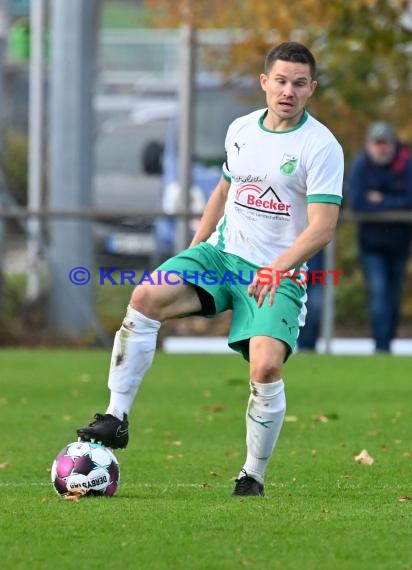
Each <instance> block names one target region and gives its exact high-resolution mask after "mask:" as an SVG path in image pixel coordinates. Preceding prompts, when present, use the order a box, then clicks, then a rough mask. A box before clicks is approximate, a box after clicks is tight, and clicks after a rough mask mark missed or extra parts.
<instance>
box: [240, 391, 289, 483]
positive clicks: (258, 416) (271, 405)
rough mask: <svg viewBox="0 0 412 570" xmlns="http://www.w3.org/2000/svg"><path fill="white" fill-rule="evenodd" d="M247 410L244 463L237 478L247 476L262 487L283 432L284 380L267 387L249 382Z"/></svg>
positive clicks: (284, 409) (284, 407)
mask: <svg viewBox="0 0 412 570" xmlns="http://www.w3.org/2000/svg"><path fill="white" fill-rule="evenodd" d="M250 391H251V394H250V398H249V402H248V407H247V410H246V447H247V456H246V463H245V464H244V466H243V469H242V470H241V472H240V474H239V477H242V476H244V475H245V473H244V472H245V471H246V473H247V474H248V475H249V476H251V477H253V478H254V479H256V480H257V481H259V483H263V480H264V478H265V471H266V468H267V466H268V464H269V460H270V458H271V456H272V452H273V449H274V447H275V445H276V442H277V439H278V437H279V434H280V430H281V429H282V425H283V419H284V417H285V411H286V398H285V390H284V384H283V380H277V381H275V382H271V383H270V384H262V383H260V382H253V380H251V381H250Z"/></svg>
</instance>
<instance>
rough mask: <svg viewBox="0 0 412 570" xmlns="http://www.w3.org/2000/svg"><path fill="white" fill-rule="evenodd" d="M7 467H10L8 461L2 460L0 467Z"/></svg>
mask: <svg viewBox="0 0 412 570" xmlns="http://www.w3.org/2000/svg"><path fill="white" fill-rule="evenodd" d="M9 467H11V463H10V461H4V462H3V463H0V469H9Z"/></svg>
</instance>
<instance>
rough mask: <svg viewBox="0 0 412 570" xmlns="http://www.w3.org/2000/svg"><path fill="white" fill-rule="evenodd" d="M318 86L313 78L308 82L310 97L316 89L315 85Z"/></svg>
mask: <svg viewBox="0 0 412 570" xmlns="http://www.w3.org/2000/svg"><path fill="white" fill-rule="evenodd" d="M317 86H318V82H317V81H315V80H313V81H312V82H311V84H310V95H309V97H312V95H313V94H314V92H315V91H316V87H317Z"/></svg>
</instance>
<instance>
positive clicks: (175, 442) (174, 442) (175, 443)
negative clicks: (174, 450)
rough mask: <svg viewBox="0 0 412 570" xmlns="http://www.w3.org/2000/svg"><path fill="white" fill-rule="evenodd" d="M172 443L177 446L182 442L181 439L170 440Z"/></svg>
mask: <svg viewBox="0 0 412 570" xmlns="http://www.w3.org/2000/svg"><path fill="white" fill-rule="evenodd" d="M172 445H177V446H179V445H182V442H181V441H172Z"/></svg>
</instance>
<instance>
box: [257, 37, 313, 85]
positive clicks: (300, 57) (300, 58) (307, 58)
mask: <svg viewBox="0 0 412 570" xmlns="http://www.w3.org/2000/svg"><path fill="white" fill-rule="evenodd" d="M278 59H280V60H282V61H291V62H292V63H306V64H307V65H309V67H310V74H311V76H312V79H314V78H315V77H316V60H315V58H314V56H313V54H312V52H311V51H310V50H309V49H308V48H307V47H306V46H304V45H303V44H300V43H298V42H283V43H282V44H279V45H277V46H275V47H273V48H272V49H271V50H270V51H269V52H268V54H267V55H266V59H265V73H266V74H268V73H269V72H270V70H271V69H272V67H273V64H274V63H275V61H276V60H278Z"/></svg>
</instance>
